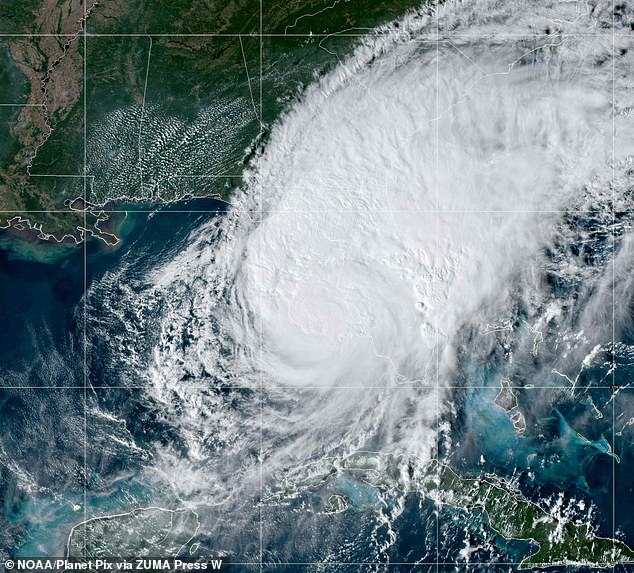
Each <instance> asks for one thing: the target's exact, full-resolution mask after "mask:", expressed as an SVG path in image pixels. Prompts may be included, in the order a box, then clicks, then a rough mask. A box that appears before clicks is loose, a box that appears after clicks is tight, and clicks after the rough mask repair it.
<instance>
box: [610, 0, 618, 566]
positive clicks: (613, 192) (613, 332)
mask: <svg viewBox="0 0 634 573" xmlns="http://www.w3.org/2000/svg"><path fill="white" fill-rule="evenodd" d="M615 26H616V13H615V0H612V182H611V183H612V386H613V387H615V386H616V384H615V379H614V374H615V369H616V363H615V362H616V361H615V348H616V344H615V343H616V340H615V339H616V336H615V334H616V333H615V300H614V294H615V289H616V281H615V256H616V214H615V212H614V206H615V204H616V193H615V189H616V165H615V163H616V67H615V66H616V64H615V58H616V48H615V46H616V42H615V32H616V28H615ZM612 392H613V394H612V398H613V399H612V444H611V446H612V451H613V452H616V441H615V438H616V429H615V425H616V399H617V396H618V392H617V391H616V390H612ZM615 463H616V459H615V455H612V559H614V558H615V556H616V513H615V510H616V503H615V497H616V465H615ZM615 567H616V566H615V565H612V573H614V571H615Z"/></svg>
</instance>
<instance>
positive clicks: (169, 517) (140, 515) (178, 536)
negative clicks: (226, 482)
mask: <svg viewBox="0 0 634 573" xmlns="http://www.w3.org/2000/svg"><path fill="white" fill-rule="evenodd" d="M198 527H199V522H198V516H197V515H196V513H195V512H194V511H192V510H191V509H178V510H170V509H163V508H159V507H150V508H143V509H135V510H133V511H130V512H128V513H121V514H118V515H112V516H105V517H95V518H93V519H89V520H88V521H85V522H82V523H80V524H79V525H76V526H75V527H74V528H73V529H72V531H71V532H70V535H69V538H68V547H67V557H68V558H70V559H80V558H83V559H105V560H108V559H112V560H116V559H121V558H124V559H125V558H129V557H132V556H134V557H154V558H162V559H167V558H172V557H176V556H178V554H179V552H180V551H181V549H182V548H183V547H184V546H185V545H187V543H188V542H189V541H190V540H191V539H192V537H193V536H194V535H195V534H196V531H197V530H198Z"/></svg>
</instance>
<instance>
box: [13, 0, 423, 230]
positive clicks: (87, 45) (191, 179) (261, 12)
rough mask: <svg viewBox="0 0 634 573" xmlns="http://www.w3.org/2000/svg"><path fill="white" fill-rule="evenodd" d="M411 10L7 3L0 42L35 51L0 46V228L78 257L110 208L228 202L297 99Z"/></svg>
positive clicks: (401, 5) (355, 5)
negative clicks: (13, 225) (366, 37)
mask: <svg viewBox="0 0 634 573" xmlns="http://www.w3.org/2000/svg"><path fill="white" fill-rule="evenodd" d="M419 5H420V0H416V1H414V0H391V1H389V2H371V1H370V0H325V1H323V0H319V1H315V0H312V1H311V0H302V1H291V2H278V3H261V2H260V1H259V0H258V1H255V0H222V1H213V2H212V1H211V0H175V1H173V2H155V1H149V0H147V1H146V0H135V1H132V2H129V1H127V0H100V1H99V2H94V0H93V1H92V2H91V1H88V3H87V4H86V6H84V4H83V3H81V2H80V1H79V0H61V1H57V0H37V1H36V0H28V1H26V2H23V1H18V0H8V1H7V2H3V3H2V7H0V33H4V34H11V33H12V34H30V35H29V36H2V37H1V38H0V58H1V59H2V72H1V73H0V80H1V81H0V103H5V104H6V103H13V104H19V105H15V106H0V116H1V117H0V119H2V120H3V122H2V125H3V127H2V129H3V130H4V132H3V133H2V134H0V135H1V136H0V211H1V212H2V213H0V227H6V226H8V225H9V224H10V221H13V220H15V217H20V218H21V220H23V221H25V220H28V221H29V223H30V226H31V227H32V228H36V229H38V232H39V237H40V238H41V239H50V240H51V241H59V240H62V239H63V238H64V237H65V239H64V240H65V242H69V241H81V240H82V238H83V237H84V236H86V235H87V234H88V235H91V234H95V235H98V236H99V231H98V227H95V224H94V223H95V221H98V220H99V219H100V218H102V215H101V211H102V209H105V210H106V211H107V210H108V209H112V210H116V209H117V206H118V205H119V203H125V204H128V205H129V204H130V203H132V204H137V205H139V206H140V207H141V208H153V207H154V206H157V205H159V204H161V203H164V202H171V201H176V200H182V199H185V198H190V197H210V196H217V197H220V198H222V199H227V198H228V197H229V196H230V194H231V192H232V190H234V189H235V188H236V186H237V185H239V184H240V181H241V176H242V173H243V170H244V168H245V165H246V164H247V163H248V162H249V160H250V158H251V157H252V156H253V153H254V152H255V150H256V149H257V147H258V146H261V145H262V144H263V142H265V141H266V137H267V134H268V132H269V130H270V128H271V125H272V123H273V122H274V121H275V120H276V119H277V118H278V117H279V115H280V113H281V112H282V111H283V110H284V109H286V107H287V106H288V105H289V104H290V103H291V102H292V101H293V100H294V99H295V98H297V97H298V96H299V95H300V94H301V92H302V91H303V89H304V88H305V87H306V86H307V85H308V84H310V83H311V82H312V81H314V79H315V77H318V76H320V75H322V74H324V73H326V72H327V71H329V70H330V69H332V68H333V67H334V66H336V65H337V64H338V63H339V60H340V59H341V58H344V57H346V56H347V55H349V54H350V53H351V51H352V49H353V48H354V46H355V45H356V43H357V42H358V41H359V36H360V35H363V34H366V33H369V31H370V30H371V29H372V28H374V27H376V26H379V25H381V24H384V23H386V22H389V21H391V20H393V19H395V18H398V17H400V16H402V15H403V14H404V13H406V12H407V11H408V10H411V9H416V8H417V7H418V6H419ZM84 15H85V18H84ZM260 32H262V34H263V35H262V36H260V35H259V34H260ZM43 34H46V35H43ZM51 34H54V35H53V36H51ZM55 34H57V36H55ZM84 72H85V74H84ZM260 94H262V98H260ZM22 104H29V105H28V106H24V105H22ZM84 113H85V122H84ZM84 123H85V125H84ZM77 198H82V199H85V200H86V203H82V206H83V207H84V208H85V209H86V210H87V212H88V213H89V214H90V216H89V217H88V220H84V212H83V209H77V203H73V201H75V200H76V199H77ZM101 238H103V236H102V237H101Z"/></svg>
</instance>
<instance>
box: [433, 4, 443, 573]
mask: <svg viewBox="0 0 634 573" xmlns="http://www.w3.org/2000/svg"><path fill="white" fill-rule="evenodd" d="M435 12H436V116H435V124H436V133H435V138H436V141H435V143H436V145H435V148H436V157H435V171H436V173H435V175H436V177H435V181H434V207H435V209H436V233H435V235H436V245H439V244H440V213H439V212H438V205H439V199H440V197H439V189H438V178H439V174H440V38H439V35H438V32H439V29H440V0H436V1H435ZM435 318H436V326H435V333H434V337H435V341H434V353H435V355H436V472H437V476H436V477H437V479H438V483H439V484H440V479H441V475H440V474H441V472H440V356H439V336H438V329H439V328H440V310H439V309H438V308H436V309H435ZM440 509H441V506H440V499H438V501H437V502H436V561H437V562H438V561H440ZM438 570H439V565H438V564H436V573H438Z"/></svg>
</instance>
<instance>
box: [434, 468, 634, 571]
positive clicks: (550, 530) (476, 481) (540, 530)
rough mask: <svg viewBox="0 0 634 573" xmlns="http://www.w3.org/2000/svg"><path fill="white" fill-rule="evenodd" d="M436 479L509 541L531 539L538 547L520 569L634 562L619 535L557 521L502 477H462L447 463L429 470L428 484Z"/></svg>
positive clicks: (452, 499) (448, 495)
mask: <svg viewBox="0 0 634 573" xmlns="http://www.w3.org/2000/svg"><path fill="white" fill-rule="evenodd" d="M436 475H437V476H439V482H438V483H437V492H438V498H439V499H440V501H441V502H442V503H446V504H449V505H452V506H455V507H458V508H460V509H464V510H467V511H473V510H481V511H484V512H485V513H486V515H487V517H488V520H489V523H490V525H491V527H492V528H493V529H494V530H495V531H497V532H498V533H499V534H500V535H502V536H503V537H505V538H506V539H517V540H530V541H532V542H534V543H536V544H537V545H539V549H538V550H537V551H536V552H535V553H533V554H531V555H529V556H528V557H527V558H526V559H524V560H523V561H522V563H521V564H520V567H519V568H520V569H531V568H533V567H554V566H559V565H576V564H581V565H589V566H593V567H612V566H614V565H616V564H617V563H631V562H634V551H632V549H630V548H629V547H628V546H627V545H625V543H623V542H621V541H619V540H617V539H609V538H605V537H599V536H597V535H595V533H594V532H593V531H592V530H591V529H590V524H586V523H583V524H577V523H573V522H571V521H566V520H562V521H559V520H557V519H555V518H554V517H553V516H551V515H550V514H548V513H547V512H546V511H545V510H543V509H542V508H541V507H539V506H538V505H536V504H534V503H532V502H531V501H529V500H528V499H526V498H525V497H523V496H522V495H521V494H520V493H519V492H516V491H512V490H510V489H509V488H508V487H507V486H506V484H504V482H502V481H501V480H497V481H493V480H492V479H491V478H487V477H479V478H464V477H460V476H459V475H458V474H456V473H455V472H454V471H453V470H452V469H451V468H449V467H448V466H446V465H440V467H438V466H437V465H436V464H432V466H431V467H430V468H429V470H428V479H427V483H426V485H427V487H430V486H431V487H432V489H434V486H433V485H432V483H433V481H432V480H433V479H435V477H436Z"/></svg>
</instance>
